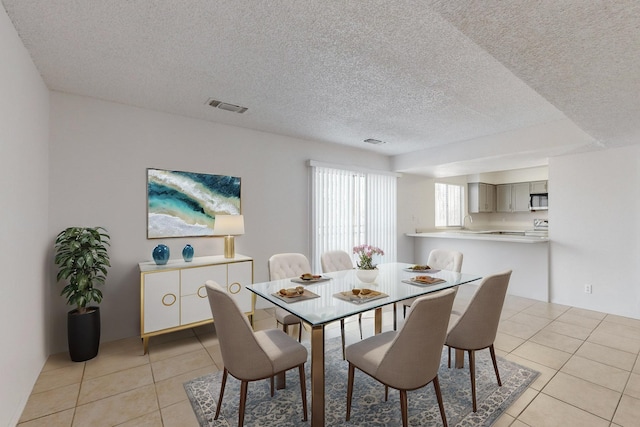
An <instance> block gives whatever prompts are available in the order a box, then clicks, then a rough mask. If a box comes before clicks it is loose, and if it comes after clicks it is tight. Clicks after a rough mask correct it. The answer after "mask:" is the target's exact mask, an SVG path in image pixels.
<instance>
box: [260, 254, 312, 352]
mask: <svg viewBox="0 0 640 427" xmlns="http://www.w3.org/2000/svg"><path fill="white" fill-rule="evenodd" d="M304 273H311V264H309V260H308V259H307V257H306V256H304V255H303V254H298V253H282V254H275V255H273V256H271V258H269V280H280V279H289V278H292V277H298V276H300V275H302V274H304ZM275 315H276V323H277V324H278V325H282V329H283V330H284V331H285V333H289V325H298V341H301V340H302V319H300V318H299V317H298V316H295V315H293V314H291V313H289V312H288V311H287V310H284V309H282V308H280V307H276V312H275Z"/></svg>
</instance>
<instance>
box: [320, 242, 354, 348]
mask: <svg viewBox="0 0 640 427" xmlns="http://www.w3.org/2000/svg"><path fill="white" fill-rule="evenodd" d="M320 265H321V266H322V272H323V273H331V272H334V271H343V270H352V269H353V261H352V260H351V256H349V254H348V253H347V252H345V251H340V250H335V251H327V252H324V253H323V254H322V255H320ZM358 327H359V328H360V339H362V313H360V314H358ZM340 336H341V337H342V359H344V358H345V354H344V349H345V332H344V319H340Z"/></svg>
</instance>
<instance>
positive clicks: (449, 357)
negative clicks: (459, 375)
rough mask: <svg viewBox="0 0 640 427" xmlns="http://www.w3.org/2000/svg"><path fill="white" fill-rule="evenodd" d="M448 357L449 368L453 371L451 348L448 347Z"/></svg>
mask: <svg viewBox="0 0 640 427" xmlns="http://www.w3.org/2000/svg"><path fill="white" fill-rule="evenodd" d="M447 351H448V353H449V354H448V356H447V368H449V369H451V347H449V346H447Z"/></svg>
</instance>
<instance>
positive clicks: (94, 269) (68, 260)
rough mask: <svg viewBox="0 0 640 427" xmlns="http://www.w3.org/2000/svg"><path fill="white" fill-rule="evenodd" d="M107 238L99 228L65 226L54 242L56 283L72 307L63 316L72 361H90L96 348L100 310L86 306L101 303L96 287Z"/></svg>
mask: <svg viewBox="0 0 640 427" xmlns="http://www.w3.org/2000/svg"><path fill="white" fill-rule="evenodd" d="M107 246H109V235H108V234H107V230H105V229H104V228H102V227H69V228H67V229H65V230H63V231H61V232H60V234H58V236H57V237H56V243H55V263H56V265H57V266H58V275H57V281H60V280H64V281H66V283H67V285H66V286H65V287H64V289H62V293H61V294H60V295H64V296H65V297H66V298H67V303H68V304H69V305H71V306H75V308H74V309H73V310H71V311H69V312H68V313H67V337H68V341H69V354H70V356H71V360H73V361H74V362H82V361H84V360H89V359H92V358H94V357H95V356H96V355H97V354H98V347H99V345H100V308H99V307H96V306H89V303H91V302H92V301H95V302H96V303H100V301H102V292H101V291H100V289H98V288H97V287H96V285H102V284H104V282H105V280H106V278H107V267H110V266H111V264H109V254H108V253H107Z"/></svg>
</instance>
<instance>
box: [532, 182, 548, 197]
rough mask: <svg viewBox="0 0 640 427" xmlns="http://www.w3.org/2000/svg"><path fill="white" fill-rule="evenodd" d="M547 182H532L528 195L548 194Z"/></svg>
mask: <svg viewBox="0 0 640 427" xmlns="http://www.w3.org/2000/svg"><path fill="white" fill-rule="evenodd" d="M547 183H548V181H534V182H530V183H529V194H543V193H548V192H549V190H548V187H549V186H548V185H547Z"/></svg>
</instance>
